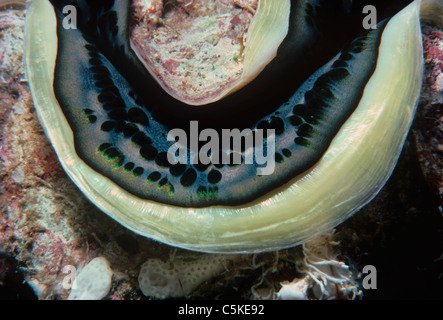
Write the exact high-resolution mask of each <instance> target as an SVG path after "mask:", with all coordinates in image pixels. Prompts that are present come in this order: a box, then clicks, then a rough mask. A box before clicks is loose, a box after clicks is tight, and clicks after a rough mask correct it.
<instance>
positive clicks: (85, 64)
mask: <svg viewBox="0 0 443 320" xmlns="http://www.w3.org/2000/svg"><path fill="white" fill-rule="evenodd" d="M53 2H54V4H55V6H56V7H57V8H60V6H61V5H62V4H66V3H67V1H53ZM311 2H312V1H306V7H305V10H304V11H303V10H302V11H303V15H306V23H307V24H308V25H311V27H312V28H314V27H315V15H316V11H317V10H318V8H317V7H318V4H317V5H316V6H313V5H312V4H310V3H311ZM72 3H74V4H75V5H77V6H78V10H79V29H78V30H64V29H63V28H62V27H61V23H60V22H61V19H62V18H63V15H62V14H61V13H60V12H58V21H59V24H58V31H57V32H58V39H59V47H58V54H57V61H56V70H55V81H54V90H55V93H56V97H57V99H58V101H59V103H60V105H61V107H62V109H63V112H64V113H65V115H66V117H67V119H68V121H69V123H70V125H71V127H72V129H73V132H74V140H75V147H76V151H77V153H78V155H79V156H80V157H81V158H82V159H83V160H84V161H85V162H86V163H87V164H88V165H90V166H91V167H92V168H94V169H95V170H97V171H99V172H100V173H102V174H103V175H105V176H107V177H109V178H110V179H111V180H113V181H114V182H116V183H117V184H118V185H120V186H121V187H122V188H124V189H126V190H128V191H129V192H131V193H133V194H134V195H136V196H138V197H141V198H145V199H150V200H154V201H158V202H161V203H165V204H171V205H176V206H183V207H203V206H210V205H236V204H242V203H246V202H248V201H251V200H253V199H256V198H257V197H259V196H261V195H263V194H265V193H266V192H269V191H270V190H272V189H273V188H275V187H278V186H280V185H281V184H282V183H285V182H287V181H288V180H289V179H291V178H292V177H294V176H295V175H297V174H299V173H300V172H302V171H303V170H306V169H307V168H309V167H311V166H312V165H313V164H314V163H315V162H316V161H318V159H320V157H321V156H322V154H323V153H324V151H325V150H326V149H327V147H328V145H329V143H330V142H331V140H332V138H333V137H334V135H335V134H336V133H337V131H338V130H339V128H340V126H341V125H342V124H343V123H344V121H346V119H347V118H348V117H349V115H350V114H351V113H352V112H353V110H354V109H355V107H356V106H357V105H358V102H359V100H360V98H361V95H362V92H363V89H364V86H365V84H366V82H367V81H368V79H369V77H370V76H371V74H372V72H373V70H374V68H375V63H376V61H377V55H378V50H377V48H378V45H379V40H380V35H381V33H382V30H383V27H384V24H381V25H380V26H379V28H378V29H377V30H374V31H369V32H365V33H363V34H362V35H361V36H359V37H358V38H356V39H355V40H354V41H352V42H349V43H348V44H347V45H346V46H345V48H344V49H343V51H342V52H341V53H340V54H339V55H337V56H336V57H335V58H333V59H332V60H331V62H330V63H329V64H328V65H325V66H324V67H322V68H320V69H319V70H318V71H317V72H316V73H314V74H313V75H312V76H311V77H309V78H305V79H304V80H305V82H303V83H302V84H301V85H300V86H298V88H293V90H292V93H291V95H290V96H289V97H288V98H287V99H286V100H285V101H283V102H278V103H274V105H271V106H270V107H269V106H268V107H267V109H266V110H267V111H266V113H265V114H264V115H260V116H259V117H258V118H254V117H257V116H256V115H255V114H252V113H251V116H250V117H248V118H247V119H246V118H245V119H246V120H245V122H246V123H250V124H249V125H247V126H243V127H239V128H240V129H241V130H242V129H245V128H249V129H251V130H252V131H253V132H255V131H256V130H258V129H262V130H264V131H265V133H266V130H273V132H274V133H275V136H274V137H275V150H274V151H273V153H272V154H271V155H270V156H271V157H272V160H273V161H274V162H275V168H274V170H273V172H272V174H269V175H258V174H257V169H259V168H262V167H263V165H261V164H258V163H257V162H256V161H254V163H252V164H246V163H245V161H246V159H247V152H248V151H250V150H245V148H244V146H243V147H242V148H241V150H240V151H239V159H240V160H241V163H240V164H235V163H232V160H233V159H235V155H234V154H233V150H230V149H221V150H217V151H216V152H215V153H214V154H212V156H214V158H216V157H215V156H216V155H220V156H222V158H223V155H226V156H227V157H228V159H230V160H231V162H230V163H227V164H226V163H216V162H214V161H212V162H211V163H209V164H203V163H199V162H197V163H193V159H195V157H196V156H197V154H195V153H192V152H191V150H189V149H188V153H187V156H186V162H185V163H176V164H172V163H170V162H169V161H168V157H167V151H168V149H169V148H170V147H171V145H172V144H173V143H174V142H171V141H167V139H166V136H167V134H168V132H169V131H170V130H171V129H174V128H176V125H177V124H178V125H179V126H180V128H183V129H184V130H185V131H187V132H188V133H189V128H188V126H189V120H190V119H191V120H196V121H199V125H201V127H199V129H200V130H203V129H205V128H212V126H211V124H213V122H210V121H209V120H208V119H207V118H206V117H205V115H202V116H201V118H200V117H199V116H198V115H193V116H192V117H193V118H190V117H189V115H188V114H186V112H183V113H177V112H176V109H174V107H173V106H174V105H176V104H177V102H176V101H174V100H173V99H172V98H169V99H170V100H168V101H167V102H168V103H165V101H164V96H162V93H160V92H159V91H158V87H152V86H154V84H153V83H154V82H153V80H152V79H150V78H149V76H148V75H147V74H143V77H146V81H144V80H145V78H143V79H142V78H141V77H140V74H139V73H138V72H139V71H137V70H138V68H139V67H140V65H139V64H138V63H137V61H136V60H135V58H134V54H133V53H132V51H131V50H130V48H129V46H128V41H127V40H128V39H127V38H126V34H127V16H126V14H127V10H128V8H129V2H128V1H127V0H121V1H115V2H114V1H94V2H93V1H74V2H72ZM123 65H124V66H125V68H123V67H122V66H123ZM140 72H141V71H140ZM141 84H145V86H144V87H142V85H141ZM243 104H244V101H243V100H240V102H238V105H237V106H236V107H237V108H238V109H242V110H248V109H247V108H246V107H244V106H243ZM170 106H171V110H169V109H168V108H169V107H170ZM248 107H250V106H248ZM188 108H190V109H192V108H191V107H189V106H188ZM214 108H215V107H214ZM244 108H246V109H244ZM159 110H162V111H161V112H160V111H159ZM168 110H169V111H168ZM182 110H186V109H182ZM230 110H231V109H230ZM251 110H252V109H251ZM168 112H169V113H170V114H171V121H168V117H164V116H162V115H161V114H162V113H164V114H167V113H168ZM190 113H192V112H191V111H190ZM257 114H260V112H258V113H257ZM180 115H182V116H183V120H182V122H181V123H177V119H178V118H179V116H180ZM233 117H234V115H233V114H231V111H229V110H228V111H226V114H225V115H223V117H221V118H220V119H219V120H220V121H219V122H221V123H218V127H216V129H217V130H218V132H220V130H221V128H224V127H223V121H225V119H228V118H233ZM237 118H238V117H237ZM226 121H227V122H226V125H227V127H226V128H231V129H233V128H237V127H233V123H231V122H229V121H228V120H226ZM237 121H238V119H237ZM188 136H189V135H188ZM269 137H270V136H269ZM259 147H260V148H264V149H265V150H266V148H267V147H268V142H267V140H266V135H265V138H263V139H260V140H259V141H257V144H256V145H255V149H257V148H259ZM254 151H255V150H254Z"/></svg>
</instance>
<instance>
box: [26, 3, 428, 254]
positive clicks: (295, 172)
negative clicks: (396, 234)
mask: <svg viewBox="0 0 443 320" xmlns="http://www.w3.org/2000/svg"><path fill="white" fill-rule="evenodd" d="M103 3H104V7H103V8H104V9H105V10H104V11H105V12H107V14H108V15H107V16H106V19H103V20H99V19H98V21H102V22H101V23H98V22H97V26H98V27H96V30H97V35H94V34H93V33H86V32H82V31H81V30H82V21H80V23H79V30H77V31H76V32H72V33H68V32H67V30H62V29H61V27H60V23H58V22H57V19H58V21H59V22H60V19H61V18H62V16H61V13H60V12H58V11H57V10H54V7H53V6H52V5H51V3H50V2H49V1H46V0H35V1H33V2H32V4H31V6H30V8H29V11H28V14H27V22H26V64H27V71H28V78H29V82H30V86H31V90H32V94H33V99H34V103H35V105H36V110H37V113H38V115H39V119H40V121H41V123H42V126H43V128H44V129H45V132H46V134H47V136H48V137H49V139H50V140H51V142H52V144H53V146H54V149H55V150H56V153H57V155H58V157H59V159H60V162H61V163H62V165H63V167H64V169H65V171H66V172H67V173H68V175H69V176H70V178H71V179H72V180H73V181H74V182H75V183H76V185H77V186H78V187H79V188H80V190H82V192H83V193H84V194H85V195H86V196H87V197H88V198H89V199H90V200H91V201H92V202H93V203H94V204H95V205H97V207H99V208H100V209H101V210H103V211H104V212H105V213H107V214H108V215H110V216H111V217H112V218H114V219H115V220H117V221H118V222H120V223H121V224H122V225H124V226H126V227H128V228H129V229H131V230H133V231H134V232H136V233H139V234H142V235H144V236H147V237H150V238H153V239H156V240H158V241H161V242H164V243H167V244H170V245H173V246H179V247H183V248H187V249H192V250H197V251H205V252H257V251H265V250H274V249H279V248H284V247H289V246H293V245H295V244H298V243H300V242H302V241H304V240H306V239H307V238H309V237H312V236H314V235H316V234H318V233H320V232H322V231H324V230H326V229H329V228H331V227H333V226H335V225H337V224H339V223H340V222H342V221H343V220H344V219H346V218H347V217H349V216H350V215H352V214H353V213H354V212H356V211H357V210H358V209H359V208H361V207H362V206H364V205H365V204H366V203H368V202H369V201H370V200H371V199H372V198H373V197H374V196H375V195H376V194H377V192H378V191H379V190H380V189H381V187H382V186H383V185H384V183H385V182H386V181H387V179H388V178H389V176H390V174H391V172H392V170H393V168H394V166H395V164H396V162H397V159H398V156H399V154H400V151H401V149H402V145H403V143H404V140H405V137H406V135H407V133H408V130H409V128H410V125H411V122H412V118H413V116H414V113H415V108H416V101H417V98H418V96H419V92H420V86H421V78H422V72H423V70H422V69H423V67H422V63H423V62H422V46H421V34H420V24H419V14H420V2H419V1H414V2H412V3H411V4H410V5H409V6H407V7H406V8H404V9H403V10H401V11H400V12H399V13H397V14H396V15H395V16H394V17H392V18H391V19H389V20H388V21H384V22H380V24H379V26H378V28H377V29H375V30H373V31H372V30H370V31H367V32H365V33H364V35H360V36H358V37H357V38H356V40H354V41H353V42H352V43H351V44H350V45H348V46H347V47H345V48H344V49H343V51H342V52H341V53H339V54H338V55H336V56H335V57H333V58H332V60H330V62H327V63H326V64H324V65H323V66H320V67H319V68H318V70H317V71H315V72H313V73H312V75H311V76H309V77H307V78H306V79H304V81H303V82H302V83H301V84H300V85H298V86H297V87H295V88H293V92H292V94H291V95H290V96H288V97H287V99H286V101H284V102H283V103H279V104H278V105H275V106H272V108H270V109H266V112H263V114H259V115H257V116H256V117H255V118H254V115H251V116H250V118H248V119H245V120H244V121H246V122H247V124H245V126H248V127H250V128H253V129H259V128H262V127H263V126H265V127H266V126H267V127H272V128H274V129H275V130H276V134H277V133H279V134H277V136H276V149H275V150H276V157H275V158H276V160H278V159H280V157H282V158H283V161H281V162H280V161H276V162H277V164H276V166H277V167H276V172H275V175H272V176H271V177H266V179H262V177H257V176H256V175H255V174H254V175H251V174H250V172H251V171H250V170H253V169H255V168H254V166H252V169H251V168H249V167H246V166H245V165H240V166H238V167H235V168H231V167H229V166H224V167H223V168H217V167H211V168H206V169H205V170H198V169H197V168H195V167H192V166H191V164H187V166H186V168H185V169H184V170H183V171H182V172H181V174H177V175H175V174H174V173H177V172H176V171H174V170H178V168H175V169H174V168H173V167H172V166H170V165H169V166H168V165H167V164H166V165H165V163H164V162H163V163H162V162H161V161H160V160H161V159H160V158H161V157H160V154H164V152H165V148H166V147H165V146H164V145H162V144H163V143H164V141H160V138H161V136H162V135H164V133H165V132H167V131H165V130H167V129H171V128H173V127H174V126H175V125H177V124H178V125H181V124H183V123H187V121H188V120H189V118H194V119H197V120H201V121H202V122H203V123H205V124H206V125H207V126H208V127H210V126H211V125H212V124H213V123H214V119H213V118H211V116H209V118H205V117H204V114H200V113H199V112H200V111H195V110H194V108H195V107H192V106H187V107H185V106H183V105H180V104H177V105H173V106H172V107H171V108H172V109H171V110H172V111H171V113H172V114H173V116H172V118H174V119H173V120H171V123H168V122H167V120H165V116H164V115H162V114H161V112H165V113H167V112H168V111H167V110H166V111H165V110H161V111H159V110H160V109H161V108H160V106H161V107H163V109H165V108H166V109H167V108H168V107H169V105H168V104H162V102H165V101H169V100H167V98H165V97H164V95H161V93H159V94H160V95H161V96H159V97H157V98H156V99H155V100H149V99H148V98H147V97H145V96H144V95H143V93H144V92H143V90H142V88H143V86H148V85H153V86H154V85H155V84H154V82H155V81H152V79H151V80H149V79H150V78H149V77H148V73H147V71H139V69H138V67H139V66H140V63H139V62H136V60H134V56H135V55H134V53H132V54H131V51H129V49H128V47H127V45H128V41H127V39H126V38H125V22H124V21H125V12H127V11H125V10H126V9H127V7H125V4H127V3H126V1H118V2H116V3H115V4H114V3H113V2H112V1H104V2H103ZM300 3H303V4H304V3H308V4H309V3H310V1H300V2H297V1H292V2H291V4H292V6H291V10H295V9H298V8H299V7H298V4H300ZM294 4H297V5H294ZM307 7H309V6H307ZM305 8H306V7H305ZM313 8H314V7H313ZM86 9H87V10H89V8H86ZM84 12H92V11H84ZM100 12H101V11H100ZM112 12H114V13H112ZM304 12H305V14H306V12H308V15H307V16H305V17H308V18H312V17H313V15H314V14H315V10H314V11H312V10H311V11H310V10H308V11H304ZM83 16H86V15H83ZM305 19H306V18H305ZM306 21H308V20H306ZM86 22H87V21H84V22H83V23H84V24H85V25H87V23H86ZM113 25H116V26H119V28H117V29H112V28H111V27H112V26H113ZM84 28H86V27H84ZM83 30H86V29H83ZM100 33H103V34H100ZM99 35H103V37H98V36H99ZM98 39H100V40H98ZM125 39H126V40H125ZM282 45H284V43H283V44H282ZM113 48H114V50H113ZM115 48H120V49H115ZM279 53H280V52H279ZM279 53H278V54H279ZM278 54H277V56H278ZM122 56H125V57H126V56H129V58H127V59H128V60H126V61H129V62H131V63H132V64H130V65H129V67H128V69H127V70H126V72H128V74H130V75H131V77H134V79H136V80H137V79H140V77H141V76H146V79H147V81H146V82H145V83H134V81H133V80H134V79H131V77H129V76H128V75H125V74H123V70H122V69H121V66H119V65H118V62H116V60H118V59H119V58H121V57H122ZM60 66H63V67H65V68H63V69H62V70H60ZM57 68H59V69H57ZM266 74H269V73H266V71H265V75H266ZM351 79H352V80H353V81H351ZM355 79H357V80H355ZM109 80H110V81H109ZM249 86H250V85H248V86H246V87H245V88H244V89H246V93H247V88H248V87H249ZM106 88H107V89H106ZM147 88H149V87H147ZM337 88H338V89H337ZM104 89H106V90H109V91H108V92H106V90H104ZM151 89H152V88H151ZM151 89H149V92H153V91H154V92H155V90H153V91H152V90H151ZM336 89H337V90H336ZM242 90H243V89H242ZM242 90H239V91H238V92H239V93H240V94H241V92H244V91H242ZM109 92H111V94H109ZM107 93H108V95H106V94H107ZM110 95H111V96H112V99H111V98H110ZM233 96H234V97H240V95H237V96H235V94H234V95H233ZM245 96H248V95H247V94H246V95H245ZM110 99H111V100H112V101H109V100H110ZM116 99H121V102H122V105H120V106H118V107H110V106H109V105H112V103H109V102H115V100H116ZM164 99H166V100H164ZM170 99H172V98H170ZM226 99H230V98H229V97H227V98H226ZM224 101H225V99H222V100H220V101H219V102H217V103H216V104H215V105H210V106H209V109H210V110H212V111H214V114H215V115H217V116H220V117H221V116H225V117H228V116H231V117H232V112H233V110H232V108H231V109H229V108H226V110H225V109H223V108H222V107H223V103H224ZM240 101H242V100H240ZM171 103H172V102H171ZM107 106H108V107H107ZM237 107H240V108H241V107H242V102H240V103H239V104H238V105H237ZM307 107H308V108H307ZM108 108H109V109H108ZM186 108H189V114H190V115H188V116H187V117H186V116H183V119H182V121H183V122H182V123H179V122H180V121H179V120H180V119H179V118H177V117H178V116H177V114H178V113H177V110H184V111H185V113H186V112H188V109H186ZM198 108H201V107H198ZM205 108H206V107H205ZM211 108H212V109H211ZM85 109H86V110H85ZM133 109H134V110H133ZM116 110H117V111H116ZM131 110H132V111H131ZM140 112H141V113H140ZM174 112H175V113H174ZM245 112H250V110H249V111H248V110H246V111H245ZM246 114H247V113H246ZM221 119H222V118H221ZM242 120H243V119H242ZM122 121H123V122H124V123H122ZM105 123H107V125H105ZM282 123H283V124H282ZM224 124H225V123H221V125H222V128H223V125H224ZM226 125H229V126H234V125H237V123H235V121H234V122H233V123H229V124H226ZM130 128H132V129H133V131H135V132H134V133H133V135H131V132H130ZM134 128H136V130H135V129H134ZM282 128H283V129H282ZM105 129H106V130H105ZM133 131H132V132H133ZM277 131H278V132H277ZM136 134H138V137H139V139H134V137H135V136H136ZM142 134H143V135H142ZM91 137H93V139H91ZM148 139H149V140H148ZM134 140H135V141H134ZM128 141H129V142H130V147H128V146H127V144H126V143H128ZM162 148H163V149H162ZM111 149H112V150H111ZM154 149H155V152H154V151H153V150H154ZM142 150H144V151H142ZM148 150H150V152H147V151H148ZM285 150H288V151H289V152H288V151H285ZM128 151H129V152H128ZM145 151H146V152H145ZM225 151H226V150H225ZM306 151H307V152H308V153H306ZM153 154H155V156H153V157H152V159H151V157H150V155H153ZM277 154H279V156H277ZM277 158H278V159H277ZM299 158H301V159H302V161H296V160H297V159H299ZM128 163H132V166H131V165H128ZM137 168H141V169H143V171H142V172H141V173H140V171H141V169H140V170H137V171H136V169H137ZM189 170H193V171H189ZM214 170H216V171H217V172H219V173H220V175H221V176H222V179H221V180H220V181H218V182H217V183H211V181H210V180H209V179H208V176H209V173H210V172H213V171H214ZM154 172H158V174H159V175H160V177H159V179H157V180H155V179H151V180H155V181H151V180H150V179H149V176H150V175H151V174H153V173H154ZM186 172H193V173H192V174H191V175H193V176H194V175H195V178H194V179H191V180H193V183H191V184H189V181H190V180H189V175H190V174H188V175H187V176H188V178H187V179H184V178H183V177H184V176H185V173H186ZM139 173H140V174H139ZM254 173H255V170H254ZM239 177H241V179H240V180H236V179H239ZM151 178H152V176H151ZM160 178H161V179H160ZM164 178H166V179H167V180H166V182H165V180H164ZM182 180H183V181H182ZM161 181H163V182H164V183H163V184H162V185H161V184H160V182H161ZM257 181H258V182H257ZM184 182H186V183H184ZM139 186H142V188H140V187H139ZM171 187H172V188H171ZM202 188H205V189H202ZM210 188H212V189H210ZM143 190H146V191H143ZM171 190H172V191H173V192H171ZM202 190H205V191H206V192H202ZM209 190H212V193H211V192H210V191H209ZM216 190H217V192H215V191H216ZM198 191H200V193H198ZM200 195H203V196H202V197H200Z"/></svg>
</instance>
